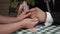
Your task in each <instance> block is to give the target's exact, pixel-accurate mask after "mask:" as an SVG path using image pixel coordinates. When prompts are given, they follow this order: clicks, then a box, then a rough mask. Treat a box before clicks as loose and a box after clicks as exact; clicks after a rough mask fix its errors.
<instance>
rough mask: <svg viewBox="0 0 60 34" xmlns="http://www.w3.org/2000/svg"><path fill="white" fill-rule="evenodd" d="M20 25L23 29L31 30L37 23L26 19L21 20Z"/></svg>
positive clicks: (35, 20) (34, 20)
mask: <svg viewBox="0 0 60 34" xmlns="http://www.w3.org/2000/svg"><path fill="white" fill-rule="evenodd" d="M21 23H22V26H23V27H24V28H28V29H32V28H34V26H35V25H36V24H37V23H38V19H30V18H26V19H24V20H22V21H21Z"/></svg>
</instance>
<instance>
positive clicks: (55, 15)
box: [51, 0, 60, 25]
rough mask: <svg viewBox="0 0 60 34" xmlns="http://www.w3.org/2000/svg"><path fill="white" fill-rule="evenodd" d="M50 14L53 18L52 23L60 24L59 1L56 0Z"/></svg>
mask: <svg viewBox="0 0 60 34" xmlns="http://www.w3.org/2000/svg"><path fill="white" fill-rule="evenodd" d="M51 15H52V17H53V20H54V22H53V24H54V25H60V1H58V0H56V2H55V6H54V8H53V10H52V11H51Z"/></svg>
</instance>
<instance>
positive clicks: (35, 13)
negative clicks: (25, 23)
mask: <svg viewBox="0 0 60 34" xmlns="http://www.w3.org/2000/svg"><path fill="white" fill-rule="evenodd" d="M30 11H31V12H32V14H31V18H38V19H39V20H40V22H45V19H46V15H45V12H44V11H42V10H41V9H39V8H37V7H36V8H32V9H31V10H30Z"/></svg>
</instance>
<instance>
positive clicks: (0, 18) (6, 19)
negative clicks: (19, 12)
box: [0, 15, 18, 23]
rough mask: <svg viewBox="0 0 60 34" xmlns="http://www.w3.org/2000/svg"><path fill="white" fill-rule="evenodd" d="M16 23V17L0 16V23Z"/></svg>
mask: <svg viewBox="0 0 60 34" xmlns="http://www.w3.org/2000/svg"><path fill="white" fill-rule="evenodd" d="M17 21H18V18H17V17H7V16H1V15H0V23H14V22H17Z"/></svg>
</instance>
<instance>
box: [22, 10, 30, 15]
mask: <svg viewBox="0 0 60 34" xmlns="http://www.w3.org/2000/svg"><path fill="white" fill-rule="evenodd" d="M29 12H30V11H29V10H28V11H23V12H22V14H27V13H29Z"/></svg>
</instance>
